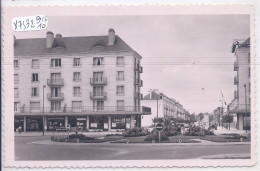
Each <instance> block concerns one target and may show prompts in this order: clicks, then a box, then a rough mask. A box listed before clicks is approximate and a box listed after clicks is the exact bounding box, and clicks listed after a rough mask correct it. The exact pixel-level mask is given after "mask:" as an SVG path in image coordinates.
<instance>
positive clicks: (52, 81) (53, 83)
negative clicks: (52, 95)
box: [47, 79, 64, 86]
mask: <svg viewBox="0 0 260 171" xmlns="http://www.w3.org/2000/svg"><path fill="white" fill-rule="evenodd" d="M47 85H48V86H64V79H48V80H47Z"/></svg>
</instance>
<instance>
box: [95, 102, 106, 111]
mask: <svg viewBox="0 0 260 171" xmlns="http://www.w3.org/2000/svg"><path fill="white" fill-rule="evenodd" d="M93 103H94V106H95V109H96V110H104V101H94V102H93Z"/></svg>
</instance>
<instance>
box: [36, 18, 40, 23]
mask: <svg viewBox="0 0 260 171" xmlns="http://www.w3.org/2000/svg"><path fill="white" fill-rule="evenodd" d="M39 22H41V17H40V16H37V17H36V24H39Z"/></svg>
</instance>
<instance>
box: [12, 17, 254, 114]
mask: <svg viewBox="0 0 260 171" xmlns="http://www.w3.org/2000/svg"><path fill="white" fill-rule="evenodd" d="M48 21H49V24H48V28H47V30H43V31H31V32H25V33H24V32H23V33H15V35H16V37H17V38H18V39H19V38H31V37H34V38H37V37H45V35H46V31H53V32H54V34H56V33H60V34H62V35H63V37H70V36H94V35H106V34H107V32H108V29H109V28H114V30H115V32H116V34H117V35H119V36H120V37H121V38H122V39H123V40H124V41H125V42H126V43H127V44H128V45H130V46H131V47H132V48H133V49H134V50H135V51H137V52H138V53H139V54H140V55H141V56H142V57H143V59H142V61H141V63H142V66H143V70H144V72H143V74H142V75H141V78H142V79H143V81H144V86H143V87H142V89H141V91H142V93H143V94H144V95H146V94H147V93H148V91H149V89H159V90H160V91H162V92H163V93H164V94H166V95H167V96H168V97H172V98H174V99H176V100H178V101H179V102H180V103H181V104H183V106H184V107H185V108H186V109H189V111H190V112H191V113H192V112H196V113H199V112H212V111H213V110H214V109H215V108H217V107H218V106H219V105H220V102H219V100H220V97H221V96H220V90H222V92H223V94H224V97H225V100H226V101H227V103H229V102H230V101H231V100H232V99H233V96H234V90H235V86H234V83H233V78H234V75H235V72H234V71H233V63H234V60H235V56H234V54H232V53H231V45H232V41H233V39H241V38H242V39H243V38H244V39H246V38H248V37H249V35H250V28H249V24H250V23H249V15H171V16H121V17H118V16H106V17H102V16H100V17H53V16H48Z"/></svg>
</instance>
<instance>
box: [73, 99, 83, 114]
mask: <svg viewBox="0 0 260 171" xmlns="http://www.w3.org/2000/svg"><path fill="white" fill-rule="evenodd" d="M81 109H82V101H73V102H72V110H73V111H74V112H75V111H78V112H79V111H80V110H81Z"/></svg>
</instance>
